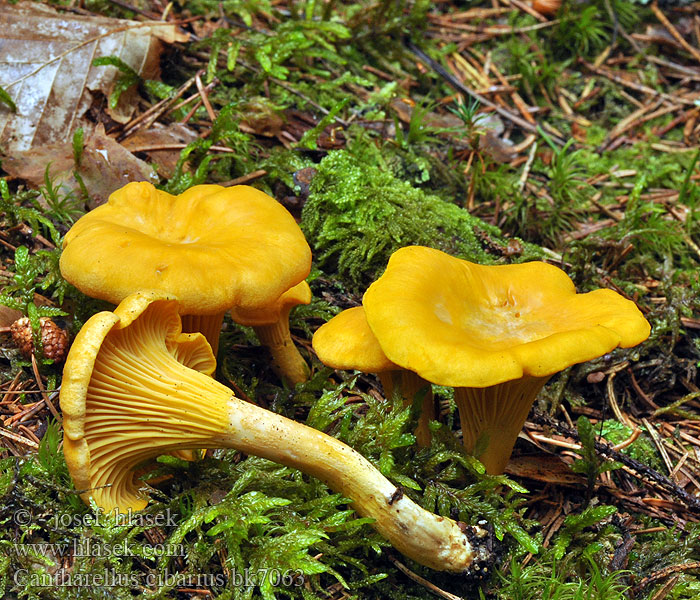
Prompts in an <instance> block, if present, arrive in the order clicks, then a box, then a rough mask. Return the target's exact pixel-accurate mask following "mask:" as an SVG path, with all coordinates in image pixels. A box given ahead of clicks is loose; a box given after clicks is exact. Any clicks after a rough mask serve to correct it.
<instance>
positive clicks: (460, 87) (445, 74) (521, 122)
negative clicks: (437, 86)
mask: <svg viewBox="0 0 700 600" xmlns="http://www.w3.org/2000/svg"><path fill="white" fill-rule="evenodd" d="M405 44H406V47H407V48H408V49H409V50H410V51H411V52H412V53H413V54H415V55H416V56H417V57H418V58H419V59H420V60H421V61H422V62H424V63H425V64H426V65H428V66H429V67H430V68H431V69H433V70H434V71H435V72H436V73H437V74H438V75H440V77H442V78H443V79H445V81H447V83H449V84H450V85H451V86H452V87H453V88H455V89H456V90H457V91H459V92H462V93H463V94H467V95H468V96H470V97H472V98H474V99H475V100H478V101H479V102H480V103H481V104H483V105H484V106H488V107H489V108H492V109H493V110H495V111H496V112H497V113H498V114H499V115H501V116H502V117H505V118H506V119H508V120H510V121H512V122H513V123H515V124H516V125H517V126H518V127H521V128H522V129H524V130H525V131H528V132H530V133H538V131H537V126H536V125H533V124H532V123H529V122H528V121H526V120H525V119H521V118H520V117H519V116H518V115H515V114H513V113H512V112H510V111H509V110H507V109H505V108H503V107H502V106H499V105H498V104H496V103H495V102H491V100H489V99H488V98H485V97H484V96H482V95H481V94H477V93H476V92H475V91H473V90H471V89H469V88H468V87H467V86H465V85H464V84H462V83H461V82H460V81H458V80H457V79H455V77H454V76H453V75H452V74H451V73H450V72H449V71H447V69H445V68H444V67H443V66H442V65H441V64H440V63H438V62H436V61H434V60H433V59H432V58H430V57H429V56H428V55H427V54H426V53H425V52H423V51H422V50H421V49H420V48H418V46H416V45H415V44H414V43H413V42H411V41H409V40H406V42H405ZM550 138H551V139H552V141H554V143H555V144H558V145H560V146H563V145H564V141H563V140H562V139H561V138H560V137H558V136H556V135H551V134H550Z"/></svg>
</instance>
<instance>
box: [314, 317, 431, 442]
mask: <svg viewBox="0 0 700 600" xmlns="http://www.w3.org/2000/svg"><path fill="white" fill-rule="evenodd" d="M312 344H313V348H314V351H315V352H316V355H317V356H318V358H319V360H320V361H321V362H322V363H323V364H324V365H327V366H329V367H333V368H334V369H344V370H356V371H362V372H363V373H376V374H377V375H378V377H379V380H380V381H381V382H382V387H383V388H384V395H385V396H386V397H387V398H391V396H392V394H393V393H394V389H397V390H398V392H399V393H400V394H401V396H402V397H403V400H404V403H405V405H408V406H410V405H411V404H413V401H414V400H415V399H416V396H417V395H419V394H420V395H422V403H421V414H420V417H419V420H418V427H417V428H416V432H415V433H416V441H417V442H418V445H419V446H429V445H430V427H429V424H430V421H431V419H434V418H435V408H434V404H433V392H432V389H431V386H430V383H429V382H428V381H426V380H425V379H423V378H422V377H420V376H419V375H417V374H416V373H414V372H413V371H408V370H406V369H402V368H401V367H399V366H398V365H397V364H395V363H393V362H391V361H390V360H389V359H388V358H387V357H386V354H384V352H383V351H382V348H381V346H380V345H379V342H378V341H377V338H376V337H375V336H374V334H373V333H372V330H371V329H370V328H369V325H368V324H367V318H366V317H365V311H364V309H363V308H362V307H361V306H355V307H353V308H348V309H347V310H344V311H343V312H341V313H339V314H337V315H336V316H335V317H333V318H332V319H331V320H330V321H328V322H327V323H325V324H323V325H321V327H319V328H318V329H317V330H316V333H314V337H313V341H312Z"/></svg>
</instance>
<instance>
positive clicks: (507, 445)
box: [363, 246, 650, 474]
mask: <svg viewBox="0 0 700 600" xmlns="http://www.w3.org/2000/svg"><path fill="white" fill-rule="evenodd" d="M363 306H364V308H365V313H366V315H367V321H368V323H369V326H370V328H371V329H372V332H373V333H374V335H375V336H376V337H377V339H378V340H379V343H380V345H381V347H382V350H383V351H384V353H385V354H386V356H387V358H388V359H389V360H391V361H392V362H394V363H396V364H397V365H399V366H401V367H403V368H405V369H410V370H412V371H415V372H416V373H418V374H419V375H420V376H421V377H423V378H424V379H426V380H427V381H431V382H433V383H436V384H439V385H445V386H452V387H454V388H455V401H456V402H457V406H458V408H459V414H460V421H461V425H462V434H463V438H464V445H465V447H466V449H467V450H468V451H469V452H473V453H475V454H476V455H477V456H478V458H479V459H480V460H481V461H482V462H483V463H484V465H485V466H486V470H487V472H489V473H493V474H497V473H502V472H503V470H504V468H505V466H506V464H507V463H508V459H509V457H510V454H511V451H512V449H513V446H514V445H515V440H516V438H517V436H518V433H519V432H520V430H521V429H522V427H523V425H524V423H525V419H526V418H527V414H528V411H529V410H530V408H531V406H532V403H533V402H534V400H535V398H536V396H537V394H538V393H539V391H540V390H541V389H542V386H543V385H544V384H545V382H546V381H547V380H548V379H549V377H550V376H552V375H553V374H554V373H557V372H558V371H561V370H563V369H565V368H566V367H569V366H571V365H574V364H577V363H581V362H585V361H587V360H591V359H594V358H597V357H599V356H602V355H603V354H605V353H607V352H610V351H611V350H613V349H614V348H617V347H622V348H629V347H632V346H635V345H637V344H639V343H641V342H643V341H644V340H645V339H646V338H647V337H648V336H649V331H650V327H649V323H648V322H647V321H646V319H645V318H644V317H643V316H642V313H641V312H640V311H639V309H638V308H637V307H636V305H635V304H634V302H631V301H630V300H626V299H625V298H623V297H622V296H621V295H620V294H618V293H616V292H614V291H612V290H608V289H600V290H595V291H592V292H588V293H586V294H577V293H576V289H575V287H574V284H573V282H572V281H571V279H569V277H568V276H567V275H566V273H564V271H562V270H561V269H559V268H557V267H555V266H552V265H549V264H547V263H543V262H530V263H523V264H515V265H495V266H484V265H477V264H474V263H471V262H468V261H466V260H460V259H458V258H454V257H452V256H449V255H448V254H445V253H444V252H440V251H439V250H433V249H431V248H425V247H422V246H410V247H407V248H401V249H400V250H398V251H397V252H395V253H394V254H393V255H392V257H391V258H390V259H389V264H388V266H387V269H386V271H385V272H384V274H383V275H382V276H381V277H380V278H379V279H378V280H377V281H375V282H374V283H373V284H372V285H371V286H370V287H369V289H368V290H367V292H366V293H365V296H364V298H363Z"/></svg>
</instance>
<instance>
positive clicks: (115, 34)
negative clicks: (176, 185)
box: [0, 0, 187, 152]
mask: <svg viewBox="0 0 700 600" xmlns="http://www.w3.org/2000/svg"><path fill="white" fill-rule="evenodd" d="M185 39H187V38H186V36H184V35H183V34H181V33H179V32H178V30H177V28H176V26H175V25H173V24H170V23H163V22H160V21H146V22H138V21H127V20H122V19H110V18H107V17H97V16H85V15H75V14H69V13H65V12H58V11H56V10H54V9H52V8H49V7H47V6H44V5H42V4H39V3H36V2H20V3H18V4H16V5H12V4H9V3H7V2H5V1H4V0H0V88H2V89H4V90H5V91H6V92H7V93H8V94H9V95H10V97H11V99H12V101H13V102H14V104H15V105H16V107H17V110H16V112H13V111H12V110H10V108H9V107H8V106H5V105H3V104H0V147H2V148H3V149H4V150H5V151H6V152H7V151H10V152H16V151H20V150H29V149H30V148H33V147H37V146H45V145H46V144H51V143H55V142H65V141H67V140H69V139H70V136H71V134H72V133H73V131H74V130H75V129H77V128H78V127H79V126H80V124H79V120H80V118H81V117H82V115H83V114H84V113H85V112H86V111H87V110H88V108H89V107H90V105H91V103H92V100H93V96H92V93H91V91H96V90H99V91H101V92H102V93H103V94H104V95H105V96H109V94H110V92H111V90H112V87H113V85H114V83H115V81H116V80H117V78H118V75H119V72H118V70H117V69H116V67H113V66H108V67H97V66H93V64H92V61H93V59H94V58H97V57H102V56H116V57H118V58H120V59H121V60H122V61H123V62H124V63H126V64H127V65H129V66H130V67H131V68H132V69H134V70H135V71H136V72H137V73H139V74H140V75H141V76H143V77H146V78H154V77H157V75H158V58H159V55H160V51H161V48H162V44H161V41H160V40H163V41H164V42H173V41H184V40H185ZM129 93H131V97H130V95H129ZM135 94H136V91H135V90H134V89H131V90H128V91H127V92H125V93H124V94H122V97H121V98H120V102H119V104H118V106H117V107H116V109H115V110H113V111H111V112H110V117H111V118H112V119H114V120H115V121H118V122H122V123H123V122H126V121H127V120H128V119H129V118H130V115H131V113H132V111H133V108H134V106H135V102H136V95H135Z"/></svg>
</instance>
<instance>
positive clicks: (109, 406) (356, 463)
mask: <svg viewBox="0 0 700 600" xmlns="http://www.w3.org/2000/svg"><path fill="white" fill-rule="evenodd" d="M137 300H139V301H140V298H137ZM125 302H126V301H125ZM143 304H145V302H142V303H141V305H136V303H135V302H133V301H132V302H130V304H128V305H125V304H124V303H122V305H120V307H119V308H118V309H117V312H116V313H115V314H112V313H100V314H98V315H95V316H94V317H93V318H92V319H90V321H88V323H87V324H86V325H85V326H84V327H83V329H82V330H81V332H80V333H79V334H78V336H77V338H76V342H75V343H74V346H73V348H72V350H71V354H70V355H69V357H68V361H67V363H66V368H65V370H64V379H63V386H62V389H61V407H62V409H63V411H64V417H65V419H64V431H65V436H64V453H65V455H66V462H67V464H68V467H69V469H70V472H71V475H72V476H73V479H74V483H75V486H76V488H77V489H79V490H86V491H83V493H82V497H83V498H84V499H85V500H86V501H87V500H89V499H90V498H92V499H94V500H95V502H96V503H97V505H98V506H100V507H101V508H103V509H104V510H105V511H112V510H115V509H116V510H118V511H120V512H126V511H128V510H129V509H132V510H139V509H142V508H144V507H145V506H146V504H147V502H148V500H147V498H146V497H145V495H144V493H143V490H141V489H140V488H141V487H142V486H141V485H140V484H139V482H138V481H137V480H136V478H135V473H134V470H135V469H136V468H137V467H138V466H139V465H140V464H141V463H142V462H143V461H145V460H148V459H150V458H153V457H155V456H157V455H159V454H162V453H165V452H172V451H173V450H186V449H197V448H221V447H228V448H234V449H236V450H240V451H242V452H245V453H248V454H254V455H256V456H261V457H263V458H267V459H269V460H273V461H276V462H279V463H281V464H283V465H286V466H289V467H293V468H297V469H300V470H301V471H303V472H304V473H307V474H309V475H311V476H314V477H317V478H319V479H321V480H322V481H324V482H325V483H326V484H327V485H328V486H329V487H330V488H331V489H333V490H335V491H337V492H340V493H341V494H343V495H344V496H346V497H348V498H349V499H350V500H351V502H352V505H353V507H354V508H355V510H356V511H357V512H358V514H360V515H361V516H363V517H369V518H372V519H374V521H375V522H374V527H375V528H376V529H377V531H379V533H380V534H382V535H383V536H384V537H385V538H386V539H388V540H389V542H391V544H392V545H393V546H394V547H395V548H396V549H397V550H398V551H399V552H402V553H403V554H405V555H406V556H408V557H410V558H412V559H414V560H415V561H417V562H419V563H421V564H423V565H425V566H427V567H430V568H433V569H436V570H442V571H450V572H455V573H463V572H465V571H467V570H468V569H470V568H476V567H477V566H478V561H480V560H483V559H484V558H487V555H486V550H485V548H481V547H480V546H475V545H473V544H474V543H475V542H477V541H478V539H479V538H481V537H483V536H484V535H485V532H484V531H483V530H482V529H480V528H478V527H468V526H467V525H465V524H464V523H458V522H455V521H453V520H452V519H449V518H446V517H441V516H438V515H435V514H433V513H431V512H428V511H427V510H425V509H423V508H421V507H420V506H418V505H417V504H416V503H414V502H413V501H412V500H411V499H410V498H408V497H407V496H404V495H403V493H402V491H401V490H400V488H397V487H396V485H394V484H393V483H391V482H390V481H389V480H388V479H387V478H386V477H384V476H383V475H382V474H381V473H380V472H379V471H378V470H377V469H376V468H375V467H374V466H373V465H372V463H370V462H369V461H368V460H367V459H366V458H364V457H363V456H362V455H361V454H359V453H358V452H356V451H355V450H353V449H352V448H350V447H349V446H347V445H346V444H343V443H342V442H340V441H339V440H337V439H336V438H333V437H331V436H329V435H326V434H324V433H323V432H321V431H318V430H316V429H313V428H311V427H308V426H306V425H303V424H301V423H298V422H296V421H293V420H291V419H288V418H286V417H283V416H281V415H278V414H276V413H272V412H270V411H267V410H265V409H263V408H261V407H259V406H256V405H254V404H251V403H248V402H244V401H242V400H240V399H238V398H236V397H235V396H234V395H233V393H232V391H231V390H230V389H228V388H227V387H225V386H224V385H222V384H221V383H219V382H217V381H216V380H215V379H213V378H212V377H210V376H209V375H208V373H210V372H211V370H212V369H213V364H214V361H213V356H212V355H211V352H210V351H209V348H208V347H207V346H206V343H205V342H204V340H203V338H202V336H201V335H197V334H179V333H177V329H176V328H179V320H178V319H177V315H176V313H175V312H174V308H171V307H173V305H174V303H170V304H168V303H166V302H162V301H158V302H153V303H152V304H150V306H148V307H147V308H145V309H143ZM138 311H141V314H138ZM130 319H133V320H132V321H131V322H130ZM167 328H169V329H170V334H168V333H167V331H166V329H167ZM484 546H485V545H484ZM475 561H477V562H475Z"/></svg>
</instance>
